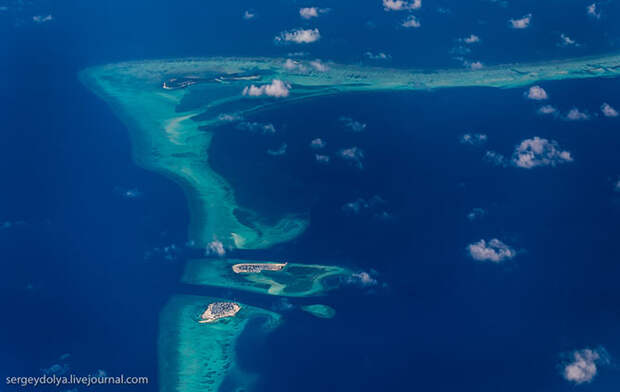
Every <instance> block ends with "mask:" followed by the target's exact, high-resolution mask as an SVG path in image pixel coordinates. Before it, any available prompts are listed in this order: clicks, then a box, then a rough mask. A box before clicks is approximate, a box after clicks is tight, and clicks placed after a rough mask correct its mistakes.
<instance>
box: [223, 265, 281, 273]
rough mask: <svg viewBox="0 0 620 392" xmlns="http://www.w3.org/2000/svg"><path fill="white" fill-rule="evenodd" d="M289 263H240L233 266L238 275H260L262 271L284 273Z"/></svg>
mask: <svg viewBox="0 0 620 392" xmlns="http://www.w3.org/2000/svg"><path fill="white" fill-rule="evenodd" d="M286 264H288V263H240V264H235V265H233V266H232V270H233V271H234V272H235V273H236V274H258V273H260V272H262V271H282V270H283V269H284V267H286Z"/></svg>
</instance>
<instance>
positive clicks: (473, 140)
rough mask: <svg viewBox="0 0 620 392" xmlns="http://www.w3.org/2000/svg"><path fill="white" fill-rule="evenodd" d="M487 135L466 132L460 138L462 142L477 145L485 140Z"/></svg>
mask: <svg viewBox="0 0 620 392" xmlns="http://www.w3.org/2000/svg"><path fill="white" fill-rule="evenodd" d="M487 139H488V136H487V135H485V134H482V133H466V134H464V135H463V136H461V138H460V142H461V143H462V144H471V145H472V146H479V145H482V144H484V143H486V142H487Z"/></svg>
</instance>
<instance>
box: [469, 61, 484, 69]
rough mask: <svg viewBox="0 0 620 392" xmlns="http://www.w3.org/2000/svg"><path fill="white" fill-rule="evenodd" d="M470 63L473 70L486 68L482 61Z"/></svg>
mask: <svg viewBox="0 0 620 392" xmlns="http://www.w3.org/2000/svg"><path fill="white" fill-rule="evenodd" d="M468 64H469V68H470V69H472V70H473V71H476V70H479V69H482V68H484V64H482V63H481V62H480V61H474V62H473V63H468Z"/></svg>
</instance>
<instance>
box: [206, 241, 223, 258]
mask: <svg viewBox="0 0 620 392" xmlns="http://www.w3.org/2000/svg"><path fill="white" fill-rule="evenodd" d="M206 254H207V256H219V257H223V256H224V255H226V249H224V244H222V241H218V240H213V241H211V242H209V243H208V244H207V249H206Z"/></svg>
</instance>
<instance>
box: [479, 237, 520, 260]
mask: <svg viewBox="0 0 620 392" xmlns="http://www.w3.org/2000/svg"><path fill="white" fill-rule="evenodd" d="M467 251H468V252H469V255H470V256H471V257H472V258H473V259H474V260H477V261H491V262H493V263H501V262H502V261H505V260H510V259H513V258H514V257H515V256H516V255H517V252H516V251H515V250H514V249H512V248H511V247H509V246H508V245H506V244H505V243H503V242H502V241H500V240H498V239H497V238H493V239H492V240H490V241H488V242H487V241H485V240H484V239H482V240H480V241H478V242H474V243H473V244H469V245H468V246H467Z"/></svg>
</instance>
